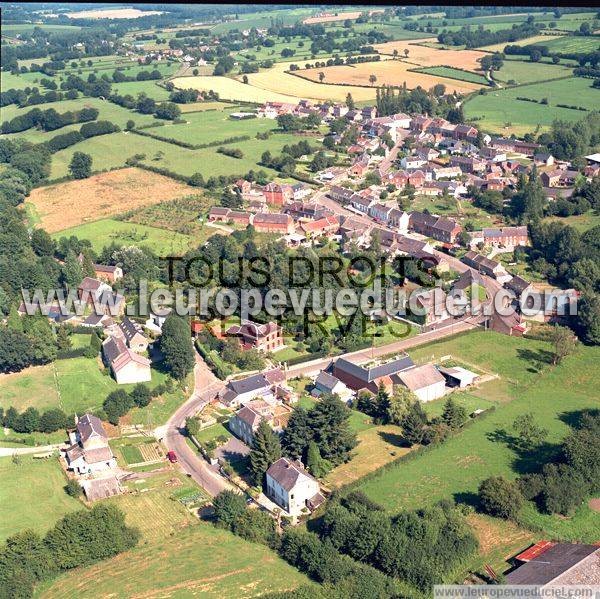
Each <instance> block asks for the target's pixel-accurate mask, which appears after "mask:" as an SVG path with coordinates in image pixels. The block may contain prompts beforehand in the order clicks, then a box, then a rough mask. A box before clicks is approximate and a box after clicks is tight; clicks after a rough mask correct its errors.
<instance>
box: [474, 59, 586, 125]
mask: <svg viewBox="0 0 600 599" xmlns="http://www.w3.org/2000/svg"><path fill="white" fill-rule="evenodd" d="M540 68H542V67H540ZM517 97H524V98H531V99H534V100H537V101H538V102H527V101H523V100H517V99H516V98H517ZM543 98H546V99H547V100H548V104H547V105H545V104H540V103H539V101H540V100H542V99H543ZM557 104H566V105H569V106H570V105H576V106H582V107H583V108H587V109H588V110H594V109H595V108H597V106H598V91H597V90H595V89H593V88H592V80H591V79H585V78H583V77H572V78H568V79H560V80H558V81H549V82H543V83H537V84H533V85H527V86H522V87H515V88H510V89H501V90H491V91H489V92H488V93H486V94H484V95H479V94H477V95H474V96H472V97H471V98H470V99H468V100H467V101H466V102H465V104H464V110H465V116H466V118H467V119H476V120H477V126H480V127H482V128H483V129H484V130H489V131H497V132H502V133H503V134H504V135H506V136H508V135H510V134H511V133H516V134H520V133H526V132H530V131H533V130H534V129H535V128H536V126H537V125H538V124H539V125H540V126H541V127H542V128H548V127H549V126H550V125H551V124H552V121H554V120H555V119H561V120H565V121H578V120H580V119H581V118H583V117H584V116H585V115H586V112H583V111H580V110H573V109H570V108H561V107H558V106H557Z"/></svg>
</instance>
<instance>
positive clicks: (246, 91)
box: [173, 62, 375, 103]
mask: <svg viewBox="0 0 600 599" xmlns="http://www.w3.org/2000/svg"><path fill="white" fill-rule="evenodd" d="M290 64H291V63H288V62H280V63H277V64H276V65H274V66H273V67H271V68H270V69H267V70H265V71H262V72H260V73H250V74H249V75H248V83H247V84H245V83H242V81H241V80H240V81H238V80H237V79H231V78H229V77H183V78H175V79H173V83H174V84H175V86H176V87H180V88H184V89H185V88H190V87H191V88H193V89H198V90H205V91H208V90H211V89H212V90H213V91H215V92H218V94H219V96H220V97H221V98H223V99H225V100H233V101H246V102H257V103H263V102H268V101H271V102H292V103H296V102H298V101H299V100H301V99H303V98H305V99H309V100H332V101H337V102H342V101H344V100H345V98H346V95H347V94H348V92H350V93H352V96H353V97H354V99H355V101H357V102H361V101H364V100H372V99H374V98H375V90H369V89H363V88H360V87H354V88H353V87H350V88H348V87H341V86H335V85H327V84H324V85H320V84H318V83H317V84H315V83H314V82H312V81H307V80H306V79H302V78H300V77H295V76H294V75H290V74H289V73H286V70H288V69H289V67H290ZM282 90H283V91H282Z"/></svg>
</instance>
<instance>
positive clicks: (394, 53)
mask: <svg viewBox="0 0 600 599" xmlns="http://www.w3.org/2000/svg"><path fill="white" fill-rule="evenodd" d="M392 54H393V55H394V60H396V58H398V48H394V51H393V52H392Z"/></svg>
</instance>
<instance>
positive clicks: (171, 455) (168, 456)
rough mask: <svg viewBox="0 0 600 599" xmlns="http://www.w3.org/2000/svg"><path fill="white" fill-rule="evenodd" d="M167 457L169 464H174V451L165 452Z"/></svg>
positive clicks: (175, 459)
mask: <svg viewBox="0 0 600 599" xmlns="http://www.w3.org/2000/svg"><path fill="white" fill-rule="evenodd" d="M167 459H168V460H169V462H171V464H174V463H175V462H176V461H177V454H176V453H175V452H174V451H168V452H167Z"/></svg>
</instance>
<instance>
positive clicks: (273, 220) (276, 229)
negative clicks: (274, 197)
mask: <svg viewBox="0 0 600 599" xmlns="http://www.w3.org/2000/svg"><path fill="white" fill-rule="evenodd" d="M251 224H252V225H253V226H254V228H255V229H256V231H257V232H258V233H282V234H283V235H287V234H289V233H293V232H294V230H295V229H294V219H293V218H292V217H291V216H290V215H289V214H270V213H269V212H259V213H257V214H255V215H254V218H253V219H252V223H251Z"/></svg>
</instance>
